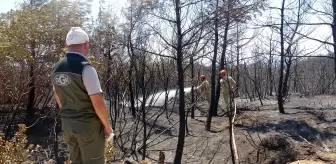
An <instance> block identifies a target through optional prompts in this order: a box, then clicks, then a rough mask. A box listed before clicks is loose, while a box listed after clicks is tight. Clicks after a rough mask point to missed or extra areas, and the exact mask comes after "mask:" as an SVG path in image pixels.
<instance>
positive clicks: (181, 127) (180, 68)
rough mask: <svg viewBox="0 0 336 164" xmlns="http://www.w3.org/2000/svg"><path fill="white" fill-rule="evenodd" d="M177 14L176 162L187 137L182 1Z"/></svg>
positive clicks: (180, 156)
mask: <svg viewBox="0 0 336 164" xmlns="http://www.w3.org/2000/svg"><path fill="white" fill-rule="evenodd" d="M175 16H176V29H177V46H176V55H177V60H176V64H177V74H178V87H179V115H180V116H179V134H178V140H177V146H176V152H175V158H174V164H180V163H181V162H182V155H183V147H184V139H185V111H184V108H185V104H184V103H185V102H184V72H183V71H184V69H183V65H182V64H183V53H182V39H183V35H182V29H181V2H180V0H176V1H175Z"/></svg>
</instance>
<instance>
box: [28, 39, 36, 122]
mask: <svg viewBox="0 0 336 164" xmlns="http://www.w3.org/2000/svg"><path fill="white" fill-rule="evenodd" d="M31 56H32V61H31V62H30V64H29V82H28V88H29V92H28V99H27V109H26V111H27V118H28V119H30V118H32V117H33V115H34V100H35V89H36V87H35V74H34V69H35V56H36V52H35V42H32V43H31Z"/></svg>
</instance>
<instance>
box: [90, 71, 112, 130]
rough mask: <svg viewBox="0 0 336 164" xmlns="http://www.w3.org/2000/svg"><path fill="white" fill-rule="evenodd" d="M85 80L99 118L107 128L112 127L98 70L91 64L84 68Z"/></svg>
mask: <svg viewBox="0 0 336 164" xmlns="http://www.w3.org/2000/svg"><path fill="white" fill-rule="evenodd" d="M83 82H84V85H85V87H86V90H87V92H88V94H89V96H90V99H91V102H92V105H93V107H94V110H95V112H96V114H97V115H98V117H99V119H100V120H101V122H102V123H103V125H104V127H105V128H111V124H110V122H109V119H108V114H107V109H106V105H105V102H104V98H103V94H102V93H103V91H102V89H101V86H100V82H99V79H98V75H97V71H96V70H95V69H94V68H93V67H92V66H91V65H87V66H85V67H84V69H83Z"/></svg>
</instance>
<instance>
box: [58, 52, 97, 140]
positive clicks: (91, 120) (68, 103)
mask: <svg viewBox="0 0 336 164" xmlns="http://www.w3.org/2000/svg"><path fill="white" fill-rule="evenodd" d="M85 65H90V63H89V61H88V60H87V59H86V58H85V57H83V56H82V55H80V54H77V53H67V54H65V57H64V58H62V59H61V60H60V61H58V62H57V63H56V64H55V66H54V67H53V71H52V74H51V78H52V83H53V85H54V86H55V91H56V93H57V95H58V97H59V99H60V102H61V104H62V108H61V111H60V115H61V121H62V130H63V131H66V132H70V131H71V132H74V133H84V132H86V131H87V130H88V129H89V127H90V126H92V125H96V124H99V123H100V124H101V121H100V120H99V117H98V116H97V114H96V112H95V110H94V107H93V105H92V102H91V99H90V96H89V95H88V92H87V90H86V88H85V85H84V83H83V80H82V71H83V68H84V66H85Z"/></svg>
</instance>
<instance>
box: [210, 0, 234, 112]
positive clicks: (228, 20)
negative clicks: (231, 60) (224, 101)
mask: <svg viewBox="0 0 336 164" xmlns="http://www.w3.org/2000/svg"><path fill="white" fill-rule="evenodd" d="M227 5H228V7H227V10H228V11H227V14H226V20H225V29H224V38H223V40H224V41H223V45H222V48H223V49H222V54H221V58H220V65H219V68H220V70H222V69H224V67H225V58H226V49H227V44H228V43H227V39H228V31H229V25H230V14H229V12H230V8H231V1H230V0H229V1H228V4H227ZM230 71H231V70H230ZM227 73H228V71H227ZM220 79H221V77H220V76H218V78H217V88H216V94H215V95H216V100H215V104H214V109H213V116H217V110H218V102H219V98H220Z"/></svg>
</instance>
